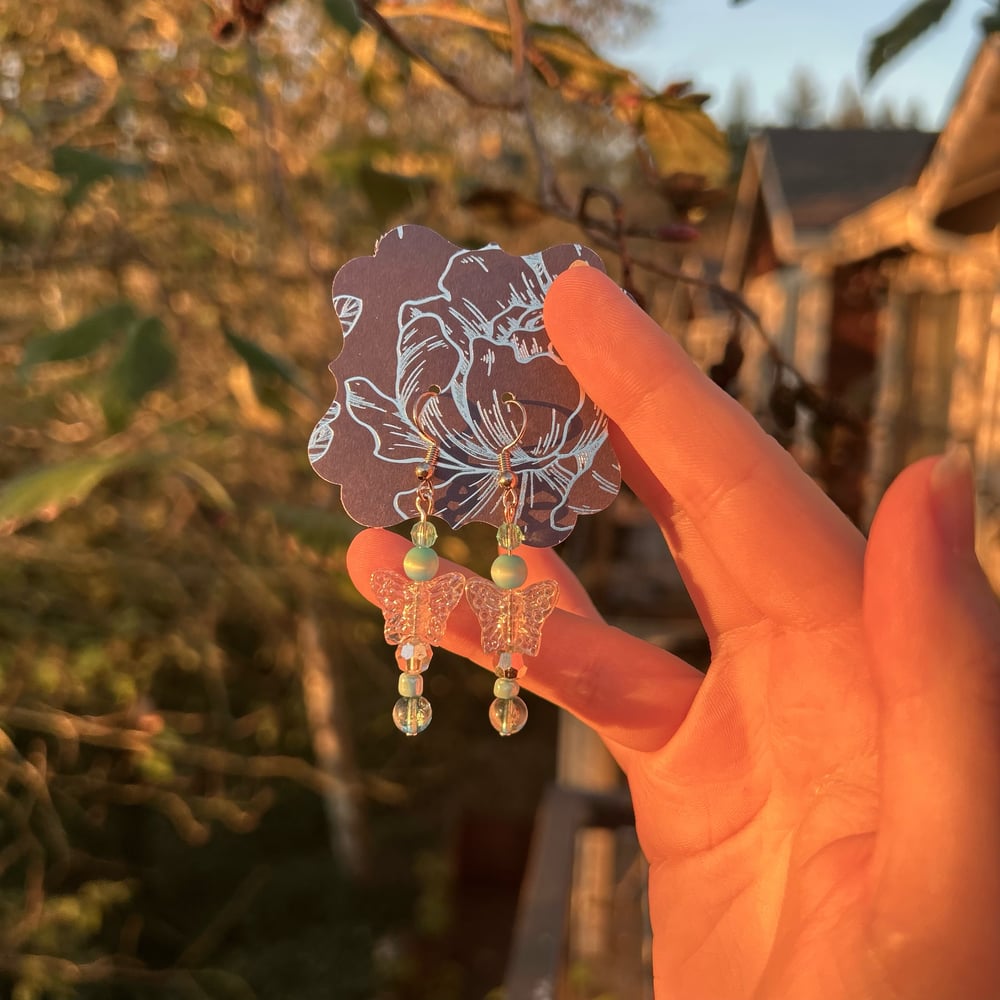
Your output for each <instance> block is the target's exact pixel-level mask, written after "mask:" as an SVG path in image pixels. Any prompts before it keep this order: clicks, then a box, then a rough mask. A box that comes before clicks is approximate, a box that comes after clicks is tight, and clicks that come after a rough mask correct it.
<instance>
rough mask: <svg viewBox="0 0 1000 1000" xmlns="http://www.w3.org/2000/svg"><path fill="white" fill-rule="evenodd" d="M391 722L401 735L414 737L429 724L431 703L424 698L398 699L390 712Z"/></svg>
mask: <svg viewBox="0 0 1000 1000" xmlns="http://www.w3.org/2000/svg"><path fill="white" fill-rule="evenodd" d="M392 721H393V722H395V723H396V728H397V729H398V730H399V731H400V732H401V733H406V735H407V736H416V735H417V733H422V732H423V731H424V730H425V729H426V728H427V727H428V726H429V725H430V724H431V703H430V702H429V701H428V700H427V699H426V698H400V699H399V701H397V702H396V707H395V708H393V710H392Z"/></svg>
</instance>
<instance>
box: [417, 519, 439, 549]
mask: <svg viewBox="0 0 1000 1000" xmlns="http://www.w3.org/2000/svg"><path fill="white" fill-rule="evenodd" d="M437 537H438V533H437V528H435V527H434V525H433V524H431V522H430V521H417V523H416V524H415V525H414V526H413V527H412V528H411V529H410V540H411V541H412V542H413V544H414V545H416V546H418V547H420V548H422V549H429V548H430V547H431V546H432V545H433V544H434V543H435V542H436V541H437Z"/></svg>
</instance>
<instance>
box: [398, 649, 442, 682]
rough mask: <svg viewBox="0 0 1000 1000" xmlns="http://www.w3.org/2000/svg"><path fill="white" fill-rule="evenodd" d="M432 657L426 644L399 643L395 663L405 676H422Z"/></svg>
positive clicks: (430, 650) (431, 650) (431, 651)
mask: <svg viewBox="0 0 1000 1000" xmlns="http://www.w3.org/2000/svg"><path fill="white" fill-rule="evenodd" d="M433 655H434V650H433V648H432V647H431V645H430V643H427V642H401V643H400V644H399V645H398V646H397V647H396V663H397V664H399V669H400V670H402V671H403V672H404V673H407V674H422V673H423V672H424V671H425V670H426V669H427V668H428V667H429V666H430V665H431V657H432V656H433Z"/></svg>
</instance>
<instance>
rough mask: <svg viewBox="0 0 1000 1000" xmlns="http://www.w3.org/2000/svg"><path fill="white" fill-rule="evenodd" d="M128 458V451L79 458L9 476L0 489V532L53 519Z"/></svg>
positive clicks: (120, 467) (123, 465)
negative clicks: (121, 453)
mask: <svg viewBox="0 0 1000 1000" xmlns="http://www.w3.org/2000/svg"><path fill="white" fill-rule="evenodd" d="M131 461H132V459H131V457H130V456H127V455H119V456H116V457H114V458H81V459H75V460H74V461H71V462H63V463H61V464H59V465H50V466H46V467H45V468H42V469H33V470H31V471H30V472H25V473H23V474H22V475H20V476H17V477H15V478H14V479H11V480H10V481H9V482H8V483H7V484H6V485H5V486H4V487H3V488H2V489H0V534H10V532H12V531H16V530H17V529H18V528H20V527H21V525H23V524H26V523H27V522H29V521H36V520H43V521H51V520H53V519H54V518H56V517H58V516H59V514H61V513H62V512H63V511H64V510H65V509H66V508H67V507H70V506H72V505H74V504H78V503H82V502H83V501H84V500H86V499H87V497H88V496H89V495H90V493H91V492H92V491H93V490H94V488H95V487H96V486H98V485H99V484H100V483H101V482H102V481H103V480H105V479H107V477H108V476H110V475H112V474H113V473H115V472H117V471H118V470H119V469H122V468H124V467H125V466H126V465H128V464H129V463H130V462H131Z"/></svg>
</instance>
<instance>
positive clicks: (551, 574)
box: [518, 545, 604, 622]
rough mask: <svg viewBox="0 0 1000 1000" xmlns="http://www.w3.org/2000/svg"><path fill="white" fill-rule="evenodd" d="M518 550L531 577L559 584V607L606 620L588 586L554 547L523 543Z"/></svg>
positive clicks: (576, 613) (585, 616)
mask: <svg viewBox="0 0 1000 1000" xmlns="http://www.w3.org/2000/svg"><path fill="white" fill-rule="evenodd" d="M518 552H519V553H520V554H522V555H523V557H524V561H525V562H526V563H527V564H528V577H529V579H531V580H542V579H550V580H555V581H556V583H558V584H559V607H560V608H562V609H563V611H570V612H572V613H573V614H574V615H579V616H580V617H581V618H590V619H592V620H593V621H598V622H600V621H604V619H603V617H602V616H601V613H600V612H599V611H598V610H597V608H595V607H594V602H593V601H592V600H591V599H590V594H588V593H587V589H586V587H584V585H583V584H582V583H580V581H579V580H578V579H577V576H576V574H575V573H574V572H573V571H572V570H571V569H570V568H569V566H567V565H566V563H564V562H563V561H562V559H560V558H559V556H558V555H556V553H555V552H553V551H552V549H537V548H533V547H532V546H530V545H523V546H522V547H521V548H520V549H519V550H518Z"/></svg>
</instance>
